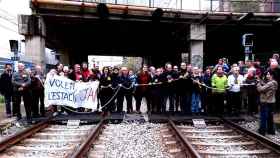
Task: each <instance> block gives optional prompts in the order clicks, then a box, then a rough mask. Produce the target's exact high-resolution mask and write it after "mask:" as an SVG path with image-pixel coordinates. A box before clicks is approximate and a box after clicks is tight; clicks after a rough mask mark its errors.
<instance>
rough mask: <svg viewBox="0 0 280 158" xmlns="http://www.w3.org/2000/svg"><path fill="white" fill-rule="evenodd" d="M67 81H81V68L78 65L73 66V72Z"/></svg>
mask: <svg viewBox="0 0 280 158" xmlns="http://www.w3.org/2000/svg"><path fill="white" fill-rule="evenodd" d="M69 79H71V80H73V81H83V75H82V72H81V66H80V65H79V64H75V65H74V71H73V72H72V73H71V74H70V75H69Z"/></svg>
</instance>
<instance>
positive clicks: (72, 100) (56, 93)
mask: <svg viewBox="0 0 280 158" xmlns="http://www.w3.org/2000/svg"><path fill="white" fill-rule="evenodd" d="M44 86H45V106H46V107H48V106H50V105H65V106H70V107H73V108H79V107H83V108H88V109H93V110H96V109H97V103H98V101H97V89H98V86H99V81H93V82H75V81H72V80H70V79H68V78H65V77H63V76H58V75H53V76H52V75H49V76H47V79H46V81H45V85H44Z"/></svg>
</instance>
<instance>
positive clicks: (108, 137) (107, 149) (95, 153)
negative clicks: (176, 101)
mask: <svg viewBox="0 0 280 158" xmlns="http://www.w3.org/2000/svg"><path fill="white" fill-rule="evenodd" d="M163 128H164V125H163V124H153V123H139V122H134V123H120V124H107V125H105V126H104V128H103V130H102V132H101V134H100V135H99V137H98V139H97V141H95V142H94V143H93V145H92V148H91V149H90V152H89V153H88V157H89V158H105V157H106V158H117V157H118V158H141V157H142V158H148V157H153V158H170V157H172V155H171V154H170V153H169V152H168V151H167V149H166V147H165V145H164V144H163V139H162V135H161V130H162V129H163Z"/></svg>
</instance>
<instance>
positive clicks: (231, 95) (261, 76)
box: [0, 54, 280, 134]
mask: <svg viewBox="0 0 280 158" xmlns="http://www.w3.org/2000/svg"><path fill="white" fill-rule="evenodd" d="M278 63H279V55H278V54H274V55H273V57H272V58H270V59H269V61H268V63H265V64H261V63H260V61H254V62H253V61H246V62H245V63H244V62H243V61H239V62H238V63H234V64H232V65H229V64H228V62H227V60H226V59H219V60H218V63H217V64H216V65H214V66H209V67H206V68H205V70H203V69H201V68H199V67H195V66H192V65H191V64H187V63H185V62H182V63H180V65H179V66H177V65H172V64H171V63H166V64H165V65H164V67H159V68H155V67H154V66H148V65H143V66H142V68H141V69H140V70H139V71H136V72H134V71H133V70H131V69H129V68H128V67H120V68H119V67H110V66H108V67H103V68H102V70H101V71H99V69H98V68H94V69H89V68H88V64H87V63H86V62H84V63H82V64H81V65H80V64H75V65H74V66H73V69H71V68H69V67H68V66H64V65H63V64H61V63H59V64H57V66H56V69H52V70H51V71H50V72H52V73H55V74H57V75H59V76H64V77H66V78H69V79H71V80H73V81H81V82H90V81H96V80H98V81H99V82H100V84H99V91H98V100H99V107H100V108H101V109H102V110H103V111H104V112H105V113H110V112H119V113H121V112H123V111H124V108H123V107H124V106H123V105H124V98H125V99H126V104H127V106H126V107H127V109H126V112H127V113H141V110H140V109H141V103H142V100H143V98H145V100H146V105H147V112H148V113H152V114H154V113H169V114H175V113H181V114H183V115H218V116H222V115H236V116H238V115H239V114H241V112H246V113H247V114H249V115H254V114H257V113H259V112H260V117H261V126H260V127H261V128H260V131H259V132H260V133H261V134H265V132H268V133H270V134H273V133H274V128H273V111H274V110H278V109H279V106H280V104H279V101H280V93H279V92H280V88H279V84H278V83H279V82H280V67H279V65H278ZM44 80H45V74H44V73H43V71H42V68H41V66H39V65H38V66H36V67H35V69H34V70H32V71H31V70H29V69H25V67H24V64H22V63H19V64H18V71H17V72H13V70H12V65H11V64H6V65H5V71H4V73H3V74H2V75H1V77H0V92H1V94H3V95H4V97H5V103H6V114H7V117H11V116H12V115H14V116H16V117H17V118H18V119H20V118H21V112H20V103H21V98H23V101H24V106H25V111H26V117H27V120H31V118H33V117H38V116H40V115H41V116H44V115H45V108H44ZM31 96H32V99H31ZM133 98H134V99H135V104H136V108H135V109H133V106H132V104H133ZM11 102H12V103H13V106H11ZM39 103H40V106H39ZM11 107H12V108H11ZM11 109H12V110H11ZM78 110H79V111H88V110H89V109H78ZM241 110H242V111H241ZM62 111H64V112H67V110H65V109H63V108H62Z"/></svg>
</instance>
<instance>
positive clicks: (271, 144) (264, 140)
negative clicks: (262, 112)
mask: <svg viewBox="0 0 280 158" xmlns="http://www.w3.org/2000/svg"><path fill="white" fill-rule="evenodd" d="M222 121H223V122H224V123H225V124H227V125H229V126H231V127H232V128H234V129H236V130H237V131H240V132H242V133H243V134H245V135H247V136H249V137H250V138H251V139H253V140H255V141H257V142H259V143H261V144H262V145H264V146H265V147H266V148H268V149H271V150H273V151H275V152H276V153H278V154H280V145H279V144H277V143H275V142H273V141H272V140H270V139H268V138H266V137H265V136H262V135H260V134H258V133H256V132H253V131H250V130H248V129H246V128H244V127H241V126H239V125H238V124H236V123H234V122H232V121H230V120H227V119H225V118H222Z"/></svg>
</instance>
